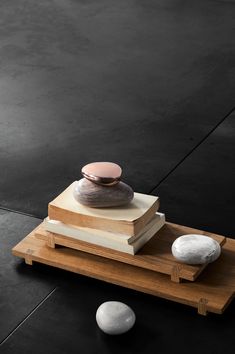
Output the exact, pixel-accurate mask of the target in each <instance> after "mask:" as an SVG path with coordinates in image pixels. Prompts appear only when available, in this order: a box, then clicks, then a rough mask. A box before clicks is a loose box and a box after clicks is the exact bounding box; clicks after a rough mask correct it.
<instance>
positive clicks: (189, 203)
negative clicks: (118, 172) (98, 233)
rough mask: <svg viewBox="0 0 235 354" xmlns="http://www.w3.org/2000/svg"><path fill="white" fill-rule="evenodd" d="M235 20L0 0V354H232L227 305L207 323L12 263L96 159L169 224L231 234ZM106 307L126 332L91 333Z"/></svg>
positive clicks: (214, 10)
mask: <svg viewBox="0 0 235 354" xmlns="http://www.w3.org/2000/svg"><path fill="white" fill-rule="evenodd" d="M234 18H235V4H234V2H233V1H213V0H205V1H200V0H199V1H193V0H190V1H176V0H147V1H133V0H127V1H123V0H121V1H113V0H109V1H107V0H100V1H93V0H87V1H85V0H79V1H74V0H56V1H52V0H40V1H36V0H30V1H29V0H25V1H23V0H22V1H16V0H12V1H5V0H2V1H1V2H0V166H1V173H0V210H1V212H0V342H1V347H0V352H1V353H13V354H14V353H19V354H21V353H26V354H27V353H32V352H33V353H35V354H38V353H56V354H57V353H58V354H60V353H65V354H67V353H117V352H120V351H121V352H123V353H144V354H145V353H154V352H158V353H159V354H161V353H167V354H168V353H183V354H184V353H189V352H191V353H201V354H203V353H207V354H221V353H226V354H227V353H228V354H230V353H231V354H232V353H234V348H235V338H234V331H235V320H234V318H235V316H234V315H235V304H234V302H233V303H232V304H231V305H230V307H229V308H228V309H227V310H226V311H225V313H224V314H223V315H222V316H218V315H213V314H210V315H209V316H208V317H205V318H204V317H201V316H198V315H197V314H196V313H195V310H194V309H191V308H188V307H186V306H183V305H179V304H174V303H172V302H168V301H166V300H162V299H159V298H154V297H151V296H148V295H144V294H140V293H137V292H134V291H131V290H127V289H122V288H119V287H116V286H112V285H110V284H105V283H102V282H99V281H96V280H92V279H88V278H85V277H82V276H78V275H73V274H70V273H68V272H64V271H61V270H56V269H51V268H49V267H46V266H42V265H39V264H35V265H34V266H33V267H29V266H27V265H25V264H24V262H23V261H21V260H19V259H16V258H14V257H13V256H12V255H11V248H12V247H13V246H14V245H15V244H16V243H17V242H18V241H19V240H20V239H22V238H23V237H24V236H25V235H26V234H27V233H28V232H29V231H30V230H31V229H33V228H34V227H35V226H36V225H37V224H38V223H39V222H40V218H43V217H44V216H46V213H47V203H48V202H49V201H50V200H51V199H52V198H53V197H54V196H55V195H57V194H58V193H59V192H60V191H61V190H63V189H64V188H65V187H66V186H67V185H68V184H69V183H71V182H72V181H73V180H75V179H78V178H80V168H81V166H83V165H84V164H85V163H87V162H90V161H96V160H97V161H100V160H110V161H116V162H118V163H120V164H121V165H122V166H123V169H124V178H125V180H126V182H128V183H129V184H131V185H132V186H133V188H134V189H135V190H136V191H139V192H144V193H152V194H155V195H159V196H160V198H161V210H162V211H163V212H165V213H166V216H167V218H168V220H170V221H173V222H176V223H180V224H185V225H189V226H194V227H197V228H200V229H205V230H208V231H213V232H216V233H221V234H224V235H225V236H229V237H231V238H235V226H234V212H235V208H234V197H235V193H234V191H235V187H234V181H235V168H234V166H235V164H234V162H235V113H234V111H233V109H234V107H235V99H234V91H235V55H234V54H235V42H234V38H235V30H234ZM234 261H235V260H234ZM136 281H138V279H137V280H136ZM234 281H235V280H234ZM109 299H116V300H120V301H124V302H126V303H128V304H129V305H130V306H132V307H133V309H134V310H135V312H136V314H137V323H136V326H135V327H134V328H133V330H132V331H130V332H129V333H128V334H126V335H124V336H121V337H107V336H105V335H103V334H102V333H101V332H100V331H99V329H98V328H97V326H96V323H95V311H96V308H97V307H98V305H99V304H100V303H101V302H103V301H106V300H109ZM189 348H190V349H189Z"/></svg>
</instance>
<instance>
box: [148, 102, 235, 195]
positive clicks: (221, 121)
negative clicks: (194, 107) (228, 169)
mask: <svg viewBox="0 0 235 354" xmlns="http://www.w3.org/2000/svg"><path fill="white" fill-rule="evenodd" d="M234 111H235V107H233V108H232V109H231V110H230V111H229V112H228V113H227V114H226V115H225V116H224V117H223V118H222V119H221V120H220V121H219V122H218V123H217V124H216V125H215V126H214V127H213V128H212V129H211V130H210V131H209V132H208V133H207V134H206V135H205V136H204V138H202V139H201V140H200V141H199V142H198V143H197V144H196V145H195V146H194V147H193V148H192V149H191V150H190V151H189V152H188V153H187V154H186V155H185V156H184V157H183V158H182V159H181V160H180V161H179V162H178V163H177V164H176V165H175V166H174V167H173V168H172V169H171V170H170V171H169V172H168V173H167V174H166V176H165V177H163V178H162V179H161V180H160V181H159V182H158V184H156V186H154V187H153V188H152V189H151V190H150V191H149V192H148V193H149V194H151V193H153V191H154V190H155V189H156V188H157V187H159V186H160V184H161V183H162V182H164V181H165V180H166V179H167V178H168V177H169V176H170V175H171V174H172V173H173V172H174V171H175V170H176V169H177V168H178V167H179V166H180V165H181V164H182V163H183V162H184V161H185V160H186V159H187V158H188V157H189V156H190V155H191V154H192V153H193V152H194V151H195V150H196V149H197V148H198V147H199V146H200V145H201V144H202V143H204V141H205V140H206V139H207V138H208V137H209V136H210V135H211V134H212V133H213V132H214V131H215V130H216V129H217V128H218V127H219V126H220V125H221V124H222V123H223V122H224V121H225V119H227V118H228V117H229V116H230V115H231V114H232V113H233V112H234Z"/></svg>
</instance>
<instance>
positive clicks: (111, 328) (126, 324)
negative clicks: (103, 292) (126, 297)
mask: <svg viewBox="0 0 235 354" xmlns="http://www.w3.org/2000/svg"><path fill="white" fill-rule="evenodd" d="M135 319H136V317H135V313H134V311H133V310H132V309H131V308H130V307H129V306H127V305H126V304H124V303H122V302H119V301H107V302H104V303H103V304H102V305H100V306H99V307H98V309H97V311H96V322H97V324H98V326H99V327H100V329H101V330H102V331H103V332H105V333H107V334H122V333H125V332H127V331H129V329H131V328H132V327H133V325H134V323H135Z"/></svg>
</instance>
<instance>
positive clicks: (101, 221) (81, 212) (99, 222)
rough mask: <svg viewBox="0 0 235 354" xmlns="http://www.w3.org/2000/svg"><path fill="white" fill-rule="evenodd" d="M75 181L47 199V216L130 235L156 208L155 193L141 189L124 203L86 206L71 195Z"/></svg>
mask: <svg viewBox="0 0 235 354" xmlns="http://www.w3.org/2000/svg"><path fill="white" fill-rule="evenodd" d="M75 183H76V182H74V183H72V184H71V185H70V186H69V187H68V188H67V189H66V190H65V191H63V192H62V193H61V194H60V195H59V196H58V197H56V198H55V199H54V200H53V201H52V202H50V203H49V205H48V216H49V217H50V219H52V220H59V221H61V222H63V223H64V224H70V225H76V226H81V227H90V228H94V229H100V230H105V231H110V232H118V233H121V234H125V235H130V236H133V235H136V234H137V233H139V232H140V231H141V230H142V228H143V227H144V226H145V225H146V224H147V223H148V221H150V220H151V219H152V217H153V216H154V214H155V213H156V212H157V210H158V208H159V198H158V197H155V196H152V195H147V194H141V193H134V198H133V200H132V201H131V203H129V204H127V205H124V206H119V207H113V208H89V207H86V206H84V205H82V204H80V203H78V202H77V201H76V200H75V199H74V197H73V189H74V185H75ZM107 188H108V187H107ZM110 188H111V187H110Z"/></svg>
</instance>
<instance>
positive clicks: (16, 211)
mask: <svg viewBox="0 0 235 354" xmlns="http://www.w3.org/2000/svg"><path fill="white" fill-rule="evenodd" d="M0 210H5V211H9V212H10V213H15V214H20V215H25V216H29V217H31V218H36V219H40V220H42V219H43V217H41V216H38V215H33V214H29V213H25V212H23V211H19V210H13V209H10V208H6V207H3V206H1V205H0Z"/></svg>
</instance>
